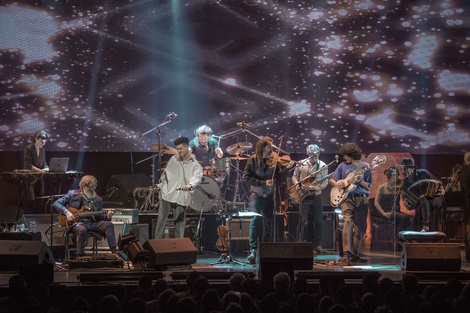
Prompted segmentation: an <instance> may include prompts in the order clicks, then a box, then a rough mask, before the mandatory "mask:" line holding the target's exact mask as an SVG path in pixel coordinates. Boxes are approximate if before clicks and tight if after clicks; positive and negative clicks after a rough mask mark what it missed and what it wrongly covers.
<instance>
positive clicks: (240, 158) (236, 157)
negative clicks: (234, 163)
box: [229, 156, 248, 161]
mask: <svg viewBox="0 0 470 313" xmlns="http://www.w3.org/2000/svg"><path fill="white" fill-rule="evenodd" d="M229 159H230V160H239V161H243V160H248V158H244V157H240V156H234V157H230V158H229Z"/></svg>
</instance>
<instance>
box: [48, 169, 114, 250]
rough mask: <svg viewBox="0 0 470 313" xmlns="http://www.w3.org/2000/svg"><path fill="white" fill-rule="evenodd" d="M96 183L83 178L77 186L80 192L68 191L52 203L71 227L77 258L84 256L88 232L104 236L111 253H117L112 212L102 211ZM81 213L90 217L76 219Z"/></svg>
mask: <svg viewBox="0 0 470 313" xmlns="http://www.w3.org/2000/svg"><path fill="white" fill-rule="evenodd" d="M97 183H98V181H97V180H96V178H95V177H93V176H91V175H86V176H83V177H82V179H81V180H80V184H79V187H80V190H70V191H69V192H68V193H67V194H66V195H65V196H63V197H62V198H60V199H58V200H57V201H55V202H54V203H53V206H54V208H55V209H56V210H57V211H58V212H59V213H60V214H63V215H65V216H66V220H67V225H68V226H70V227H71V230H72V232H73V233H74V235H75V238H76V244H77V256H83V255H84V250H85V245H86V240H87V232H88V231H95V232H98V233H101V234H104V235H105V237H106V239H107V241H108V246H109V247H110V249H111V251H112V252H113V253H116V252H117V249H116V235H115V234H114V225H113V223H111V222H110V221H111V217H112V216H113V215H114V212H113V211H108V212H105V211H103V199H102V198H101V197H100V196H98V195H97V194H96V192H95V189H96V186H97ZM71 211H72V212H71ZM82 212H83V213H84V215H87V214H90V216H89V217H83V218H79V217H77V216H78V215H79V214H77V213H82ZM92 212H96V214H94V215H91V214H93V213H92ZM100 212H102V214H101V213H100Z"/></svg>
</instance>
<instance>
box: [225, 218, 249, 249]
mask: <svg viewBox="0 0 470 313" xmlns="http://www.w3.org/2000/svg"><path fill="white" fill-rule="evenodd" d="M250 220H251V219H242V218H240V219H233V220H229V221H227V229H228V230H229V231H230V244H231V245H232V247H231V248H232V252H235V251H238V252H242V251H244V250H249V249H250V247H249V238H250Z"/></svg>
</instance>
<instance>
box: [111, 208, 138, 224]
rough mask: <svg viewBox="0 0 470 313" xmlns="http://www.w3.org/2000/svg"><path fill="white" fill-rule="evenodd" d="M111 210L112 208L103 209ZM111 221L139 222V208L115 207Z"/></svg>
mask: <svg viewBox="0 0 470 313" xmlns="http://www.w3.org/2000/svg"><path fill="white" fill-rule="evenodd" d="M105 210H113V209H105ZM111 221H112V222H123V223H127V224H137V223H139V210H137V209H116V211H115V212H114V215H113V217H112V219H111Z"/></svg>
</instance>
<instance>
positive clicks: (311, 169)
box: [292, 144, 328, 254]
mask: <svg viewBox="0 0 470 313" xmlns="http://www.w3.org/2000/svg"><path fill="white" fill-rule="evenodd" d="M307 155H308V158H307V159H306V160H304V161H303V162H300V163H298V165H297V166H296V167H295V170H294V175H293V176H292V183H293V184H297V190H298V192H299V195H300V199H301V205H300V218H301V222H300V232H299V230H297V233H298V234H299V240H300V241H307V242H312V243H313V247H312V248H314V250H315V251H316V252H318V253H320V254H323V253H325V249H323V247H322V245H321V235H322V220H323V202H322V199H321V191H322V190H323V189H325V188H326V186H327V185H328V180H327V179H323V180H322V178H323V177H326V176H327V175H328V167H327V166H326V164H325V162H323V161H321V160H320V159H319V158H318V157H319V156H320V147H318V146H317V145H315V144H312V145H309V146H308V147H307ZM319 170H320V171H319ZM318 171H319V172H318ZM313 173H316V174H315V175H312V174H313ZM309 176H310V178H307V177H309ZM300 181H302V183H299V182H300ZM309 214H311V216H313V220H312V219H311V218H310V219H309V218H308V217H309Z"/></svg>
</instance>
